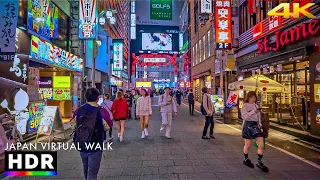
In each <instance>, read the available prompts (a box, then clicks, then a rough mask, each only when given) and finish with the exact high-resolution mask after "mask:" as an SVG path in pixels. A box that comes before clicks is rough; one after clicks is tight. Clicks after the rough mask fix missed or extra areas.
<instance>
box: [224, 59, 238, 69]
mask: <svg viewBox="0 0 320 180" xmlns="http://www.w3.org/2000/svg"><path fill="white" fill-rule="evenodd" d="M235 66H236V60H235V59H232V58H231V59H227V61H226V68H227V69H229V70H232V69H233V68H234V67H235Z"/></svg>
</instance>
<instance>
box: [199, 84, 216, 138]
mask: <svg viewBox="0 0 320 180" xmlns="http://www.w3.org/2000/svg"><path fill="white" fill-rule="evenodd" d="M202 93H203V96H202V106H203V108H204V110H205V112H206V114H205V117H206V121H205V124H204V128H203V133H202V139H210V138H209V137H207V131H208V128H209V125H210V137H211V138H212V139H215V137H214V136H213V128H214V121H213V113H214V106H213V103H212V101H211V96H210V94H209V93H208V88H207V87H203V88H202Z"/></svg>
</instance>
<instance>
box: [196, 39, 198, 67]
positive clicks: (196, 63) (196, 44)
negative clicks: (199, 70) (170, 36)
mask: <svg viewBox="0 0 320 180" xmlns="http://www.w3.org/2000/svg"><path fill="white" fill-rule="evenodd" d="M196 64H198V43H197V44H196Z"/></svg>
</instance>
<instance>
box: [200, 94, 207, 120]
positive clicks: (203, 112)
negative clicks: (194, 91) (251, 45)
mask: <svg viewBox="0 0 320 180" xmlns="http://www.w3.org/2000/svg"><path fill="white" fill-rule="evenodd" d="M208 103H209V101H208V99H207V104H208ZM200 110H201V114H202V115H204V116H206V115H207V114H208V113H207V111H206V109H205V108H204V106H203V97H202V102H201V106H200Z"/></svg>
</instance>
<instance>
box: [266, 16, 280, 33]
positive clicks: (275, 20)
mask: <svg viewBox="0 0 320 180" xmlns="http://www.w3.org/2000/svg"><path fill="white" fill-rule="evenodd" d="M281 23H282V22H281V17H280V16H270V17H269V18H268V24H269V31H272V30H275V29H278V28H279V27H280V26H281Z"/></svg>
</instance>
